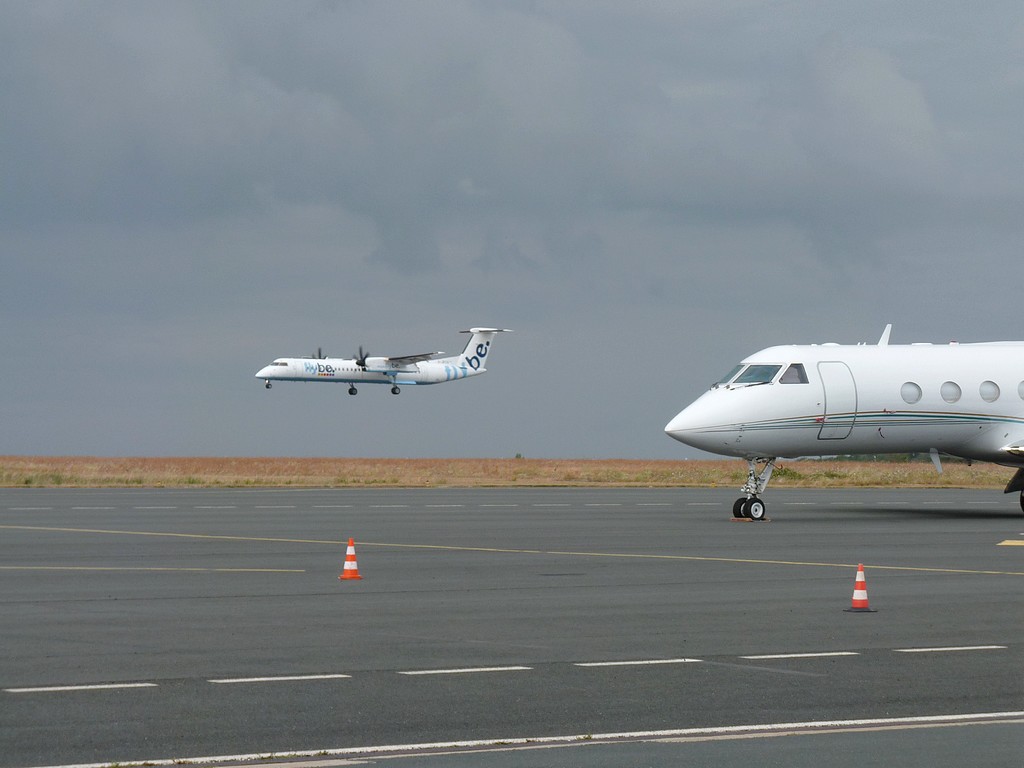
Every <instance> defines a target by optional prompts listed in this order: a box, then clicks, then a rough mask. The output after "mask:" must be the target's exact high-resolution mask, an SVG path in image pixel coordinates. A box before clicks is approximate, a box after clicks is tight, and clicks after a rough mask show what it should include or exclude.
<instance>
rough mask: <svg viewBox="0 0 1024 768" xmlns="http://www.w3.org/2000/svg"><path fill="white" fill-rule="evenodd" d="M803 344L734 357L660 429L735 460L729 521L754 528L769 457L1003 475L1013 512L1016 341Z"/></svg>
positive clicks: (1021, 371) (1022, 409) (1022, 461)
mask: <svg viewBox="0 0 1024 768" xmlns="http://www.w3.org/2000/svg"><path fill="white" fill-rule="evenodd" d="M891 332H892V324H889V325H887V326H886V327H885V331H884V332H883V333H882V336H881V338H880V339H879V340H878V343H877V344H857V345H850V344H811V345H806V346H778V347H769V348H768V349H763V350H761V351H760V352H756V353H755V354H753V355H751V356H750V357H748V358H746V359H745V360H743V361H742V362H740V363H739V365H737V366H736V367H735V368H733V369H732V370H731V371H729V373H727V374H726V375H725V376H723V377H722V378H721V379H720V380H719V381H718V382H717V383H716V384H714V385H713V386H712V387H711V389H710V390H709V391H708V392H705V393H704V394H703V395H701V396H700V397H699V398H697V400H695V401H694V402H693V403H691V404H690V405H688V406H686V408H684V409H683V410H682V411H680V412H679V413H678V414H677V415H676V416H675V418H673V419H672V420H671V421H670V422H669V423H668V424H667V425H666V427H665V432H666V433H667V434H668V435H669V437H673V438H675V439H676V440H679V441H680V442H682V443H685V444H686V445H689V446H692V447H694V448H699V449H701V450H704V451H709V452H711V453H717V454H722V455H725V456H737V457H740V458H744V459H746V460H747V466H748V470H747V481H746V483H744V485H743V486H742V487H741V488H740V493H742V494H743V495H742V496H741V497H740V498H738V499H737V500H736V502H735V503H734V504H733V516H734V517H737V518H744V517H748V518H751V519H753V520H763V519H764V517H765V504H764V501H762V500H761V494H763V493H764V491H765V489H766V488H767V487H768V481H769V480H770V479H771V476H772V471H773V470H774V469H775V463H776V461H777V460H778V458H779V457H780V456H833V455H836V454H846V455H854V454H884V453H930V454H931V458H932V462H933V463H934V464H935V468H936V470H938V471H939V472H941V471H942V464H941V460H940V458H939V454H940V453H942V454H946V455H948V456H954V457H958V458H963V459H967V460H975V461H985V462H991V463H993V464H1000V465H1003V466H1007V467H1012V468H1015V469H1016V470H1017V472H1016V474H1015V475H1014V476H1013V478H1012V479H1011V480H1010V482H1009V483H1008V484H1007V486H1006V489H1005V492H1006V493H1013V492H1014V491H1020V492H1021V499H1020V503H1021V508H1022V509H1024V341H992V342H980V343H971V344H960V343H957V342H950V343H949V344H900V345H897V344H893V345H890V344H889V336H890V333H891Z"/></svg>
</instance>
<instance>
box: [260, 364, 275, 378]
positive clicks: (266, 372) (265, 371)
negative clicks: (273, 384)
mask: <svg viewBox="0 0 1024 768" xmlns="http://www.w3.org/2000/svg"><path fill="white" fill-rule="evenodd" d="M273 367H274V366H272V365H265V366H263V367H262V368H260V369H259V370H258V371H256V378H257V379H269V378H270V369H271V368H273Z"/></svg>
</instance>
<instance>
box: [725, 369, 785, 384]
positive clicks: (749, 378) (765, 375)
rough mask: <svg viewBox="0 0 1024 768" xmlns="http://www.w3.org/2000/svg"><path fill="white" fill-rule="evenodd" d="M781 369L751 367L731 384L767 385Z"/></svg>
mask: <svg viewBox="0 0 1024 768" xmlns="http://www.w3.org/2000/svg"><path fill="white" fill-rule="evenodd" d="M781 369H782V366H781V365H751V366H748V367H747V370H745V371H744V372H743V373H741V374H740V375H739V377H738V378H737V379H736V381H734V382H733V384H767V383H769V382H770V381H771V380H772V379H774V378H775V374H777V373H778V372H779V371H780V370H781Z"/></svg>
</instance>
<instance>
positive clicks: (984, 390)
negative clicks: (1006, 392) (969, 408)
mask: <svg viewBox="0 0 1024 768" xmlns="http://www.w3.org/2000/svg"><path fill="white" fill-rule="evenodd" d="M979 391H980V392H981V399H982V400H984V401H985V402H986V403H994V402H995V401H996V400H998V399H999V385H998V384H996V383H995V382H994V381H983V382H981V387H980V388H979Z"/></svg>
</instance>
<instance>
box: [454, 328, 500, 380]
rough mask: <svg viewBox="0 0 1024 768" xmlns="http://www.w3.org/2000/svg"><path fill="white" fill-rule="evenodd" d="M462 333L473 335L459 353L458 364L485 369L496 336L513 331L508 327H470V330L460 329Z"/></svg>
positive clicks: (475, 368)
mask: <svg viewBox="0 0 1024 768" xmlns="http://www.w3.org/2000/svg"><path fill="white" fill-rule="evenodd" d="M460 333H471V334H473V335H472V336H470V337H469V343H468V344H466V348H465V349H464V350H462V354H461V355H459V357H458V365H459V366H467V367H468V368H470V369H471V370H473V371H483V370H485V369H486V365H485V363H486V362H487V358H488V356H489V355H490V353H491V342H492V341H493V340H494V337H495V336H496V335H497V334H499V333H511V331H510V330H509V329H508V328H470V329H469V330H468V331H460Z"/></svg>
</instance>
